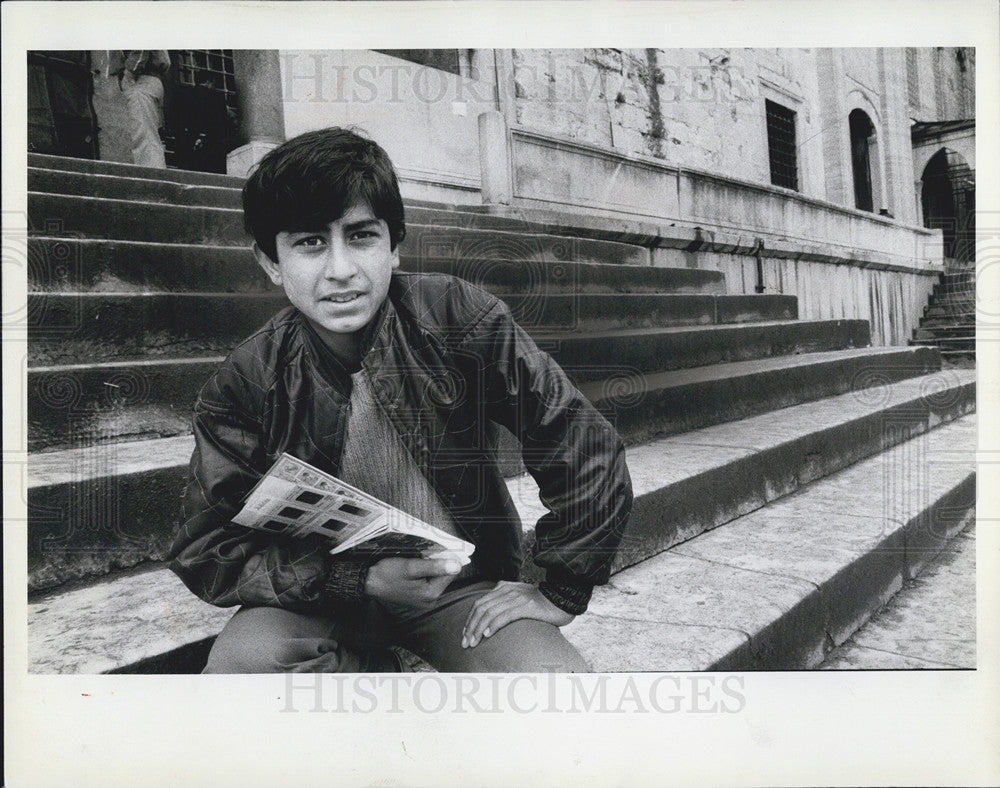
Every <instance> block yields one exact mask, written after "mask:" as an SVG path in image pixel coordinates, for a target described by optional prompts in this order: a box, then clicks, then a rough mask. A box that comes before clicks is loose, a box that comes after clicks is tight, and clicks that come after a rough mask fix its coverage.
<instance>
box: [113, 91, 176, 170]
mask: <svg viewBox="0 0 1000 788" xmlns="http://www.w3.org/2000/svg"><path fill="white" fill-rule="evenodd" d="M122 90H123V91H124V93H125V100H126V101H127V102H128V116H129V133H130V135H131V138H132V161H133V163H135V164H138V165H140V166H142V167H157V168H159V169H164V168H166V166H167V161H166V151H165V149H164V147H163V141H162V140H161V139H160V127H161V126H163V83H162V82H161V81H160V78H159V77H155V76H152V75H150V74H142V75H141V76H139V77H138V78H133V77H132V75H131V74H130V73H129V72H127V71H126V72H125V74H124V75H123V76H122Z"/></svg>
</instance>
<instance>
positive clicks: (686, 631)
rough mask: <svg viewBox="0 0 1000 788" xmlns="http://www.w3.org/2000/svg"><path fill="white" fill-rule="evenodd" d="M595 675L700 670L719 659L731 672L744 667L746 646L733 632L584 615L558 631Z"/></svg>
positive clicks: (746, 640)
mask: <svg viewBox="0 0 1000 788" xmlns="http://www.w3.org/2000/svg"><path fill="white" fill-rule="evenodd" d="M563 634H564V635H566V637H567V639H568V640H569V641H570V642H571V643H572V644H573V645H574V646H576V647H577V648H578V649H579V650H580V653H582V654H586V655H587V661H588V662H589V663H590V666H591V667H592V668H593V669H594V671H596V672H598V673H605V672H606V673H615V672H644V671H659V670H664V671H667V670H669V671H680V670H692V671H693V670H704V669H705V666H706V665H713V664H715V665H716V670H727V669H728V668H727V666H726V665H724V664H718V660H719V654H720V653H724V654H730V655H736V657H735V658H734V660H733V669H738V665H739V664H747V663H748V662H750V661H751V659H750V641H749V638H748V637H747V635H746V634H745V633H744V632H742V631H739V630H735V629H726V628H725V627H721V626H711V625H705V624H676V623H673V622H664V621H658V622H656V623H650V622H649V621H647V620H636V619H633V618H621V617H617V616H609V615H599V614H596V613H588V614H587V615H585V616H580V617H578V618H577V619H576V620H575V621H573V623H571V624H569V625H568V626H566V627H564V628H563Z"/></svg>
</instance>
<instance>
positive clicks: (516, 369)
mask: <svg viewBox="0 0 1000 788" xmlns="http://www.w3.org/2000/svg"><path fill="white" fill-rule="evenodd" d="M464 344H465V346H466V347H467V348H470V347H471V348H473V349H474V350H473V352H475V353H476V355H477V356H479V357H480V358H481V359H482V363H483V376H484V378H483V390H484V393H485V396H486V399H487V403H486V404H487V408H488V414H489V415H490V417H491V418H492V419H494V420H495V421H497V422H498V423H500V424H502V425H503V426H505V427H507V429H509V430H510V431H511V432H512V433H514V435H515V436H516V437H517V438H518V439H519V440H520V441H521V446H522V457H523V459H524V464H525V466H526V467H527V469H528V472H529V473H530V474H531V475H532V477H534V479H535V481H536V482H537V483H538V486H539V488H540V497H541V501H542V503H543V504H544V505H545V507H546V508H547V509H548V510H549V511H548V513H547V514H545V515H544V516H543V517H542V518H541V519H540V520H539V521H538V522H537V524H536V525H535V546H534V554H533V559H534V562H535V563H536V564H537V565H538V566H539V567H541V568H543V569H544V570H545V578H544V580H543V581H542V582H541V583H540V584H539V588H540V590H541V591H542V593H543V594H545V596H546V597H547V598H548V599H549V600H550V601H552V602H553V603H554V604H555V605H556V606H558V607H560V608H561V609H563V610H565V611H567V612H569V613H573V614H579V613H582V612H583V611H584V610H586V608H587V603H588V602H589V601H590V596H591V592H592V591H593V587H594V586H595V585H601V584H603V583H606V582H607V581H608V577H609V575H610V569H611V562H612V559H613V558H614V555H615V551H616V550H617V548H618V544H619V543H620V541H621V538H622V533H623V530H624V528H625V524H626V521H627V520H628V516H629V513H630V511H631V508H632V483H631V479H630V478H629V472H628V468H627V466H626V464H625V448H624V445H623V443H622V440H621V438H620V437H619V435H618V433H617V432H615V430H614V428H613V427H612V426H611V425H610V424H609V423H608V421H607V420H606V419H605V418H604V417H603V416H602V415H601V414H600V413H599V412H598V411H597V409H596V408H594V406H593V405H592V404H591V403H590V402H589V400H587V399H586V397H584V396H583V394H581V393H580V391H579V390H578V389H577V388H576V387H575V386H574V385H573V384H572V383H571V382H570V381H569V379H568V378H567V377H566V374H565V373H564V372H563V370H562V368H561V367H560V366H559V365H558V364H557V363H556V362H555V361H554V360H553V359H552V357H551V356H549V354H548V353H545V352H544V351H542V350H540V349H539V348H538V347H537V346H536V345H535V343H534V341H532V339H531V338H530V337H529V336H528V335H527V333H525V331H524V330H523V329H522V328H521V327H520V326H518V325H517V324H516V323H515V322H514V320H513V318H512V316H511V314H510V311H509V310H508V309H507V306H506V305H505V304H504V303H503V302H501V301H496V302H495V303H494V304H493V306H492V307H491V308H489V309H488V310H487V311H486V313H485V315H484V316H483V317H482V318H481V319H480V320H478V322H477V323H476V325H475V327H474V328H473V330H472V331H471V332H470V334H469V336H468V338H467V340H466V342H465V343H464Z"/></svg>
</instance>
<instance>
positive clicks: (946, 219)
mask: <svg viewBox="0 0 1000 788" xmlns="http://www.w3.org/2000/svg"><path fill="white" fill-rule="evenodd" d="M921 181H922V186H921V190H920V201H921V206H922V207H923V214H924V226H925V227H930V228H932V229H939V230H941V233H942V235H943V236H944V256H945V257H947V258H951V259H953V260H958V261H961V262H969V261H971V260H972V259H974V256H975V231H976V180H975V173H974V172H973V171H972V169H971V168H970V167H969V165H968V163H967V162H966V161H965V159H964V158H963V157H962V156H961V155H960V154H958V153H956V152H955V151H953V150H951V149H950V148H942V149H941V150H939V151H938V152H937V153H935V154H934V156H932V157H931V159H930V161H928V162H927V166H926V167H924V172H923V177H922V179H921Z"/></svg>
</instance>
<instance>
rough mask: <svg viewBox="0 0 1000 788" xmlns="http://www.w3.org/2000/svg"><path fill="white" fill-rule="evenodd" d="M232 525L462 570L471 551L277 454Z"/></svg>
mask: <svg viewBox="0 0 1000 788" xmlns="http://www.w3.org/2000/svg"><path fill="white" fill-rule="evenodd" d="M233 522H234V523H238V524H239V525H245V526H248V527H250V528H257V529H259V530H262V531H268V532H270V533H277V534H284V535H286V536H294V537H304V536H308V535H310V534H318V535H320V536H322V537H323V538H324V539H325V540H326V541H327V543H328V544H329V545H330V546H331V547H332V549H331V550H330V552H331V553H344V552H347V551H348V550H351V551H352V555H361V556H365V557H368V558H371V559H373V560H378V559H380V558H385V557H388V556H407V557H423V558H446V559H449V558H450V559H453V560H455V561H458V562H459V563H460V564H462V565H463V566H464V565H465V564H467V563H469V560H470V559H469V557H470V556H471V555H472V551H473V550H474V549H475V547H474V546H473V545H472V544H470V543H469V542H466V541H465V540H464V539H460V538H459V537H457V536H452V535H451V534H449V533H447V532H445V531H442V530H441V529H440V528H435V527H434V526H433V525H429V524H427V523H425V522H424V521H423V520H418V519H417V518H416V517H412V516H411V515H409V514H407V513H406V512H403V511H401V510H399V509H397V508H395V507H393V506H390V505H389V504H387V503H385V502H383V501H380V500H379V499H378V498H374V497H372V496H371V495H368V493H366V492H363V491H362V490H359V489H358V488H357V487H352V486H351V485H349V484H345V483H344V482H342V481H341V480H340V479H338V478H336V477H334V476H330V474H328V473H324V472H323V471H321V470H319V469H318V468H315V467H313V466H312V465H310V464H309V463H306V462H303V461H302V460H299V459H296V458H295V457H293V456H291V455H290V454H282V455H281V456H280V457H279V458H278V461H277V462H275V463H274V465H273V466H272V467H271V469H270V470H269V471H268V472H267V473H266V474H265V475H264V477H263V478H262V479H261V480H260V481H259V482H258V483H257V485H256V486H255V487H254V488H253V489H252V490H251V491H250V493H249V495H247V498H246V502H245V503H244V506H243V508H242V509H241V510H240V511H239V513H238V514H237V515H236V516H235V517H234V518H233Z"/></svg>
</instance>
